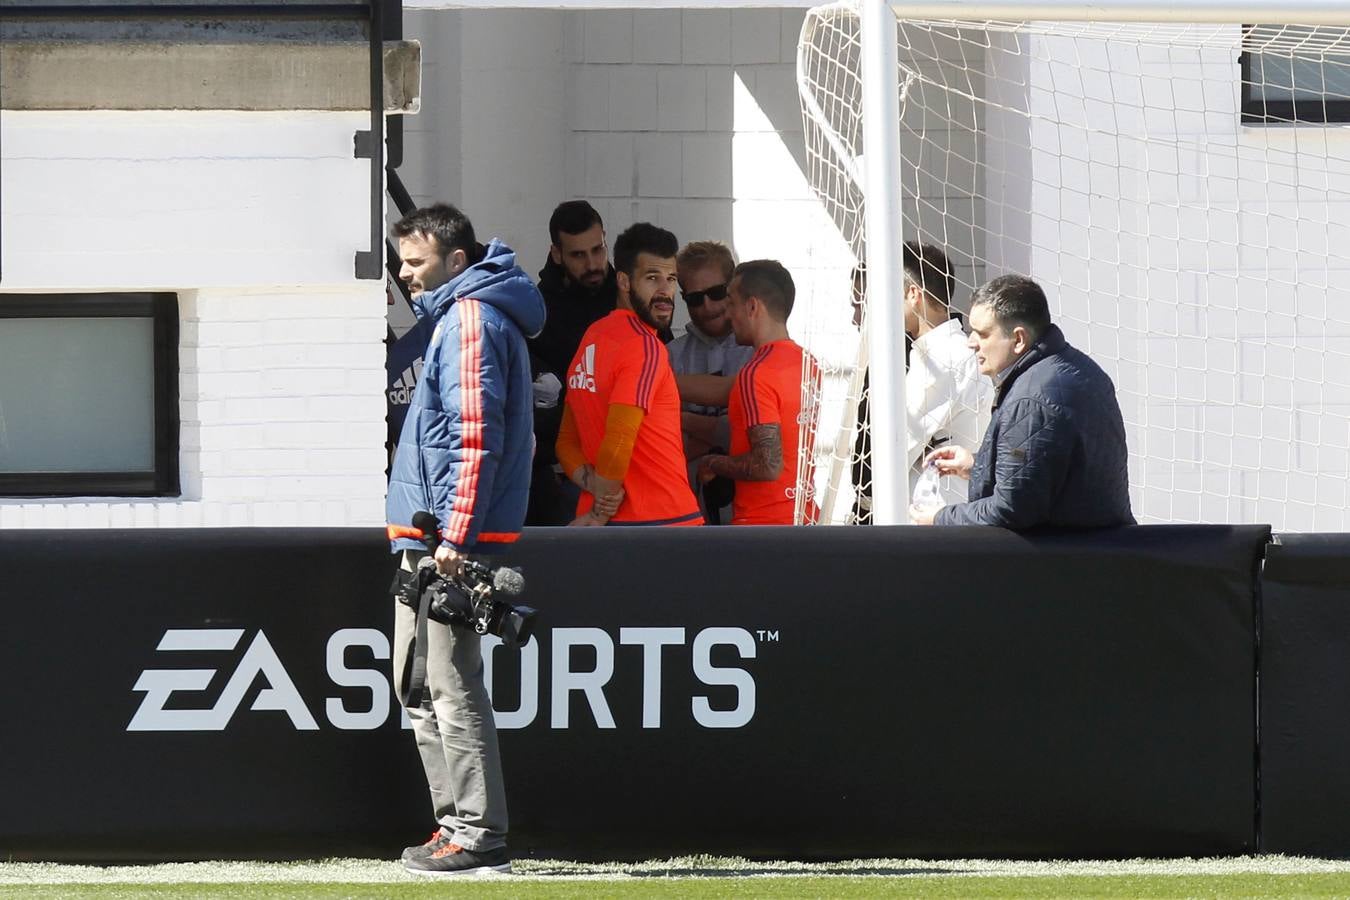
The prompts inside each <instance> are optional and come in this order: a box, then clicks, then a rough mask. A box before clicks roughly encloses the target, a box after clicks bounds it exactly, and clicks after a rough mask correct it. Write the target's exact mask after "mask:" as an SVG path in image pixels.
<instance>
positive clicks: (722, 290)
mask: <svg viewBox="0 0 1350 900" xmlns="http://www.w3.org/2000/svg"><path fill="white" fill-rule="evenodd" d="M726 295H727V286H726V285H725V284H714V285H713V286H712V287H710V288H704V289H703V290H701V291H689V292H688V293H685V292H684V291H681V292H680V296H681V297H683V298H684V302H685V303H688V304H689V305H690V306H702V305H703V301H704V300H721V299H722V298H724V297H726Z"/></svg>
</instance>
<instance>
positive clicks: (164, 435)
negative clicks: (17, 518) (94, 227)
mask: <svg viewBox="0 0 1350 900" xmlns="http://www.w3.org/2000/svg"><path fill="white" fill-rule="evenodd" d="M178 493H179V488H178V298H177V296H176V295H174V294H0V497H54V496H64V497H71V496H115V497H159V496H176V495H177V494H178Z"/></svg>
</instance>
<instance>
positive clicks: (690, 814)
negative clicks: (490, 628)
mask: <svg viewBox="0 0 1350 900" xmlns="http://www.w3.org/2000/svg"><path fill="white" fill-rule="evenodd" d="M1267 536H1268V531H1267V530H1266V529H1264V528H1255V527H1252V528H1226V527H1187V526H1175V527H1173V526H1165V527H1141V528H1130V529H1124V530H1121V531H1117V532H1107V533H1101V534H1095V535H1072V536H1051V535H1045V536H1037V537H1026V536H1018V535H1014V534H1011V533H1008V532H1004V531H1001V530H997V529H978V528H969V529H911V528H871V529H857V528H853V529H844V528H833V529H831V528H814V529H770V528H763V529H712V528H702V529H604V530H600V529H541V530H534V531H531V532H528V533H527V534H526V536H525V537H524V538H523V539H522V540H521V541H520V542H519V544H517V545H516V547H515V548H514V550H513V551H512V555H511V561H512V562H514V563H517V564H519V565H521V566H522V567H523V568H524V571H525V576H526V579H527V585H528V587H527V591H526V595H525V596H524V597H523V598H522V601H521V602H528V603H529V604H530V605H533V606H535V607H537V608H539V609H540V611H541V623H542V624H541V625H540V627H539V628H538V629H537V631H536V635H535V638H534V640H532V641H531V643H530V644H528V645H527V646H526V647H524V648H522V649H521V650H510V649H507V648H504V647H500V646H496V647H493V646H492V644H491V643H490V644H487V645H485V649H486V658H487V661H488V673H487V675H488V679H489V684H490V686H491V689H492V692H493V697H494V705H495V706H496V709H497V716H498V723H499V728H500V732H501V744H502V753H503V762H504V767H505V770H506V778H507V793H508V797H509V803H510V811H511V825H512V832H511V839H510V840H511V846H512V849H513V850H514V851H515V852H516V853H517V854H521V855H523V854H536V855H548V856H562V857H567V858H582V859H585V858H624V857H643V856H664V855H669V854H674V853H685V852H709V853H736V854H744V855H749V856H760V857H788V858H800V859H818V858H855V857H865V856H875V855H886V856H938V857H953V856H1133V855H1170V856H1175V855H1199V854H1214V853H1236V852H1249V851H1251V850H1253V849H1254V831H1253V827H1254V826H1253V823H1254V816H1255V806H1254V804H1255V782H1254V774H1253V747H1254V732H1255V722H1254V710H1253V684H1254V672H1253V659H1254V654H1253V647H1254V634H1253V584H1254V582H1253V572H1254V567H1255V564H1256V560H1257V559H1259V557H1260V554H1261V552H1262V551H1263V549H1264V544H1265V540H1266V538H1267ZM91 538H92V539H91ZM385 549H386V545H385V544H384V541H383V539H382V536H381V535H379V534H378V533H372V532H364V531H351V530H322V529H320V530H312V531H303V532H302V531H293V530H292V531H272V530H259V529H254V530H183V531H121V532H97V533H89V532H86V533H83V534H79V535H71V534H70V533H55V532H10V533H8V534H5V535H3V536H2V537H0V571H2V572H4V576H5V577H4V579H3V582H2V583H0V598H3V601H4V604H5V609H6V610H7V611H8V612H9V614H10V621H9V623H8V624H9V626H10V627H9V628H7V629H6V638H5V649H6V651H7V652H6V653H5V655H4V657H3V663H2V664H3V665H4V667H5V669H6V671H5V673H4V674H5V678H4V684H5V688H4V690H5V691H6V696H5V708H6V709H7V710H8V711H9V713H10V715H9V721H10V726H9V730H8V733H7V737H6V757H7V761H8V763H9V765H8V766H7V767H6V769H5V774H4V775H3V776H0V778H3V783H2V784H0V790H2V791H3V796H5V797H6V803H5V804H3V805H0V852H4V853H6V854H7V855H11V856H13V857H15V858H46V859H62V858H64V859H126V858H136V859H154V858H179V859H187V858H222V857H228V856H238V857H249V858H268V857H306V856H340V855H362V854H367V855H376V856H386V857H390V858H393V857H394V856H396V855H397V852H398V850H399V849H400V848H401V847H402V846H403V845H404V844H406V843H411V842H414V841H417V840H419V839H420V838H421V837H423V836H424V834H425V833H426V832H428V831H430V829H431V827H432V822H431V815H430V804H429V801H428V800H427V798H426V795H425V788H424V785H423V782H422V780H421V772H420V768H419V765H418V761H417V756H416V752H415V750H414V747H413V742H412V737H411V735H410V733H408V732H406V731H404V730H403V729H402V728H401V720H402V716H401V711H400V710H399V708H398V704H397V701H396V700H395V699H394V698H393V694H392V691H391V689H390V684H389V660H388V655H389V640H388V635H389V631H390V627H391V623H392V608H391V603H392V601H391V600H389V599H388V596H387V594H386V593H385V589H386V586H387V583H388V580H389V576H390V573H391V571H392V565H391V557H389V556H388V554H387V553H386V552H385ZM492 643H495V642H492Z"/></svg>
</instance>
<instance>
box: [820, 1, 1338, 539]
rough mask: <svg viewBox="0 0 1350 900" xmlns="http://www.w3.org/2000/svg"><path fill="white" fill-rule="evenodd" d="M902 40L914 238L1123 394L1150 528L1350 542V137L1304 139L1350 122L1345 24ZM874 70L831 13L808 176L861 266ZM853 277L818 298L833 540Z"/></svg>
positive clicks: (847, 457)
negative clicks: (1070, 349)
mask: <svg viewBox="0 0 1350 900" xmlns="http://www.w3.org/2000/svg"><path fill="white" fill-rule="evenodd" d="M1347 22H1348V23H1350V8H1347ZM899 40H900V43H899V62H900V71H899V73H898V78H897V87H898V97H899V98H900V99H899V102H900V103H901V111H902V118H901V135H900V143H901V152H902V157H903V158H902V159H901V160H900V166H899V172H898V179H899V184H900V186H901V191H902V213H903V222H904V230H905V235H906V237H911V238H918V239H920V240H923V241H926V242H931V243H933V244H935V245H937V246H939V247H942V248H943V249H945V250H946V251H947V253H948V255H949V256H950V257H951V258H952V260H953V262H954V263H955V264H956V272H957V280H958V283H959V286H958V288H957V291H956V297H955V304H956V306H957V307H959V308H962V309H964V308H965V306H966V304H967V303H968V301H969V296H970V292H971V291H972V290H973V289H974V288H975V287H976V286H978V285H979V284H982V283H984V282H985V281H987V280H988V279H990V278H993V277H995V276H997V275H1000V274H1003V273H1006V272H1021V273H1024V274H1028V275H1030V276H1032V277H1033V278H1035V279H1036V280H1037V281H1038V282H1040V283H1041V285H1042V286H1043V287H1044V288H1045V289H1046V293H1047V295H1048V296H1049V298H1050V304H1051V312H1052V314H1053V316H1054V319H1055V321H1056V322H1057V323H1058V324H1059V325H1060V326H1061V327H1062V328H1063V329H1064V331H1065V334H1066V335H1067V337H1068V338H1069V340H1070V342H1071V343H1073V344H1075V345H1076V346H1078V347H1079V348H1081V349H1083V350H1085V351H1086V352H1088V353H1089V354H1091V355H1092V357H1093V358H1094V359H1096V360H1097V361H1098V362H1099V363H1100V364H1101V365H1102V366H1103V368H1105V369H1106V371H1107V372H1108V373H1109V374H1110V375H1111V377H1112V379H1113V380H1114V381H1115V383H1116V387H1117V392H1118V396H1119V399H1120V404H1121V409H1122V412H1123V413H1124V416H1125V421H1126V426H1127V433H1128V441H1129V450H1130V486H1131V497H1132V500H1133V503H1134V511H1135V515H1136V516H1137V517H1138V518H1139V520H1140V521H1141V522H1268V523H1270V524H1272V525H1274V526H1275V527H1276V528H1277V529H1283V530H1327V531H1338V530H1347V527H1348V526H1350V523H1347V521H1346V519H1347V517H1346V513H1345V509H1346V503H1347V499H1350V498H1347V481H1350V129H1347V128H1345V127H1342V126H1338V125H1335V124H1322V123H1321V122H1311V121H1306V120H1311V119H1322V120H1336V119H1342V118H1350V36H1347V29H1346V28H1328V27H1325V26H1323V27H1311V26H1294V25H1290V26H1243V25H1241V24H1238V23H1234V24H1232V25H1139V24H1091V23H1045V22H1037V23H1014V22H980V23H963V22H952V21H948V22H902V23H901V24H900V28H899ZM1244 54H1245V57H1244ZM860 56H861V53H860V43H859V30H858V20H857V18H856V16H855V14H854V13H853V12H852V11H851V9H850V8H849V5H848V4H836V5H832V6H828V7H820V8H817V9H815V10H812V12H811V13H810V14H809V15H808V17H807V21H806V23H805V25H804V27H803V30H802V40H801V44H800V46H799V48H798V82H799V88H800V92H801V96H802V106H803V115H804V124H805V131H806V144H807V157H808V163H809V173H808V174H809V176H810V179H811V183H812V186H813V187H814V189H815V190H816V192H817V194H818V196H819V197H820V198H821V200H822V202H823V204H824V205H825V208H826V209H827V210H828V212H829V214H830V217H831V219H832V220H833V221H834V224H835V226H836V229H837V231H836V232H835V233H831V234H828V235H824V234H823V235H821V237H820V239H821V240H822V241H823V242H827V243H828V242H838V241H839V240H841V238H842V240H843V241H844V242H846V243H847V245H848V247H849V249H850V250H851V251H852V254H853V258H854V259H861V258H862V254H863V250H864V234H863V217H862V209H863V207H862V203H863V195H862V192H861V190H860V187H859V185H860V183H861V178H860V174H861V166H860V162H859V160H860V156H861V152H862V149H863V148H862V127H861V125H862V120H861V109H862V103H861V99H862V86H861V81H860V75H859V62H860ZM1244 78H1245V83H1244ZM1244 112H1245V113H1246V114H1247V115H1246V121H1244ZM1295 116H1296V117H1297V118H1298V119H1299V120H1304V121H1305V123H1303V124H1297V125H1294V124H1269V123H1280V122H1282V121H1286V120H1289V119H1293V118H1295ZM1257 120H1264V122H1265V123H1266V124H1253V122H1255V121H1257ZM897 261H898V256H897ZM897 264H898V263H897ZM849 276H850V273H849V267H848V265H847V264H841V265H840V266H839V270H838V272H837V277H835V278H833V279H829V280H827V281H823V282H821V283H822V284H828V285H829V288H820V289H817V290H814V291H812V293H811V296H810V297H808V298H804V299H803V303H804V305H806V306H807V307H809V308H810V313H809V314H808V315H806V316H803V317H802V318H803V319H804V320H805V323H806V328H807V329H808V333H806V334H805V335H804V343H805V344H806V345H807V346H808V347H809V348H810V349H811V350H812V351H813V352H814V353H815V355H816V357H817V358H818V359H819V360H820V361H821V363H822V368H823V371H824V373H825V384H824V386H823V389H822V396H823V399H822V406H821V411H820V422H821V424H820V428H821V433H820V435H819V436H818V437H817V441H816V451H817V454H818V457H819V458H818V459H817V462H816V473H817V483H816V486H815V488H816V493H817V496H818V498H819V499H820V501H821V505H822V507H823V508H825V509H826V510H827V511H828V515H827V516H825V518H826V519H827V520H828V521H835V522H839V521H847V520H848V519H849V517H850V511H851V510H852V508H853V505H854V493H855V491H854V486H853V481H854V480H855V477H856V476H855V475H854V474H852V473H851V471H850V470H851V469H855V468H856V464H857V462H858V459H857V458H856V456H857V450H858V447H857V441H856V440H855V438H854V434H855V429H856V419H857V412H856V410H857V406H858V401H859V399H860V388H861V379H860V378H859V377H858V373H859V371H860V370H861V368H863V367H865V365H866V361H865V360H864V359H862V357H861V352H860V351H861V348H862V346H863V345H864V344H865V341H864V340H863V339H862V338H861V336H860V332H859V331H858V329H855V328H854V327H853V326H852V325H850V315H849V299H850V277H849ZM892 302H894V301H892ZM892 346H893V347H894V348H895V349H896V352H903V351H902V350H901V349H900V342H899V339H897V340H896V341H894V342H892Z"/></svg>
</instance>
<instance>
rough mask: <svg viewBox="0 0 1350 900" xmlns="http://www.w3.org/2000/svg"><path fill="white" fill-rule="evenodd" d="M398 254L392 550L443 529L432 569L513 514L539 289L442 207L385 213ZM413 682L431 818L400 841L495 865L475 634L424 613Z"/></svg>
mask: <svg viewBox="0 0 1350 900" xmlns="http://www.w3.org/2000/svg"><path fill="white" fill-rule="evenodd" d="M393 233H394V236H395V237H396V238H398V251H399V257H400V259H401V260H402V266H401V268H400V269H399V278H400V279H402V280H403V281H404V282H406V283H407V285H408V288H409V293H410V294H411V296H412V298H413V305H414V308H415V309H416V311H417V316H418V319H419V324H418V327H419V328H422V329H424V330H425V332H426V333H427V334H428V335H429V342H428V344H427V348H426V352H425V353H424V354H423V362H424V365H423V369H422V375H421V378H420V380H419V381H418V383H417V388H416V391H415V392H414V393H413V396H412V402H411V403H410V404H409V408H408V418H407V420H406V421H405V422H404V424H403V433H402V435H401V437H400V438H399V444H398V451H397V453H396V455H395V457H394V463H393V467H392V469H391V471H390V477H389V498H388V505H387V507H386V514H387V517H388V522H389V536H390V539H391V541H392V548H393V552H396V553H397V552H399V551H402V553H403V560H402V565H403V568H404V569H405V570H407V571H416V570H417V564H418V562H419V561H420V560H421V559H422V558H423V557H425V556H426V555H427V548H426V545H425V544H423V543H422V542H421V541H419V540H417V539H416V535H418V534H420V532H419V531H418V530H417V529H416V528H414V527H413V516H414V515H415V514H416V513H417V512H419V511H425V512H430V513H431V514H432V515H434V516H435V517H436V519H438V520H439V521H440V522H441V523H444V529H443V531H442V532H441V533H440V535H439V537H440V539H441V540H440V543H439V545H438V546H437V547H436V551H435V563H436V568H437V569H438V570H439V571H440V573H441V574H443V575H449V574H456V573H458V572H459V571H460V569H461V568H462V567H463V565H464V562H465V560H466V559H468V556H469V554H470V553H479V552H490V551H491V550H493V549H501V548H503V547H504V546H505V545H508V544H510V543H511V542H512V541H514V540H515V539H516V537H517V535H518V534H519V532H520V527H521V524H522V523H523V522H524V520H525V507H526V504H527V501H528V497H529V488H530V460H531V456H532V455H533V445H534V439H533V416H532V412H533V410H532V406H533V402H534V401H533V393H532V391H531V387H530V355H529V351H528V349H527V348H526V345H525V337H526V336H527V335H530V336H533V335H535V334H537V333H538V332H539V330H540V329H541V328H542V327H543V324H544V301H543V298H542V297H540V295H539V291H538V290H536V288H535V286H534V282H533V281H531V280H530V278H529V276H527V275H526V274H525V272H523V271H522V270H521V269H520V267H519V266H517V265H516V257H515V253H514V252H513V251H512V250H511V249H510V248H509V247H507V246H506V245H504V244H502V243H501V242H499V241H496V240H494V241H492V242H491V243H490V244H489V245H488V246H487V247H486V248H484V247H482V246H481V245H479V244H478V243H477V242H476V240H475V238H474V232H473V225H471V224H470V223H469V220H468V218H466V217H465V216H464V214H463V213H461V212H460V211H459V210H457V209H455V208H454V207H453V206H449V205H446V204H437V205H435V206H431V207H427V208H425V209H418V210H415V211H414V212H412V213H411V214H409V215H408V216H406V217H405V218H403V219H402V220H401V221H399V222H398V223H397V224H396V225H394V228H393ZM416 623H417V613H416V611H415V610H413V609H411V608H409V607H408V606H405V605H404V604H402V603H397V602H396V603H395V604H394V677H395V683H396V684H399V685H401V686H402V688H401V691H400V692H401V693H402V692H403V691H406V690H407V689H408V680H409V675H410V671H409V670H410V665H409V661H410V660H411V659H412V658H413V655H414V643H415V640H416ZM425 651H426V691H425V693H424V695H423V697H422V702H421V704H420V706H418V707H417V708H415V709H409V710H408V717H409V718H410V719H411V720H412V726H413V734H414V736H415V737H416V739H417V749H418V751H419V753H420V754H421V756H422V767H423V769H424V770H425V771H426V776H427V784H428V786H429V787H430V789H431V802H432V806H433V807H434V809H435V815H436V820H437V822H438V823H439V826H440V827H439V828H438V829H437V830H436V832H435V833H434V834H432V836H431V838H430V839H429V840H428V841H427V842H426V843H424V844H422V845H421V846H416V847H409V848H407V849H406V850H404V851H403V864H404V866H406V867H407V868H408V869H409V870H410V871H412V872H414V873H416V874H419V875H433V876H446V875H460V874H470V873H474V874H477V873H481V872H485V871H488V870H491V871H496V872H509V871H510V870H511V858H510V855H509V853H508V852H507V849H506V827H507V823H506V789H505V786H504V785H503V782H502V770H501V759H500V756H499V755H498V752H497V731H496V726H495V723H494V722H493V714H492V704H491V701H490V700H489V699H488V695H487V690H486V689H485V687H484V685H483V661H482V656H481V651H480V648H479V636H478V634H477V633H476V632H475V631H474V630H473V629H472V628H469V627H466V626H464V625H443V624H439V623H437V622H428V623H427V640H426V647H425Z"/></svg>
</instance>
